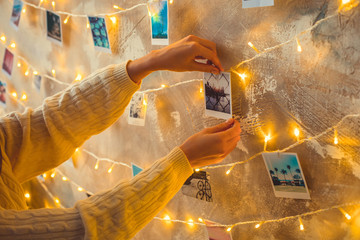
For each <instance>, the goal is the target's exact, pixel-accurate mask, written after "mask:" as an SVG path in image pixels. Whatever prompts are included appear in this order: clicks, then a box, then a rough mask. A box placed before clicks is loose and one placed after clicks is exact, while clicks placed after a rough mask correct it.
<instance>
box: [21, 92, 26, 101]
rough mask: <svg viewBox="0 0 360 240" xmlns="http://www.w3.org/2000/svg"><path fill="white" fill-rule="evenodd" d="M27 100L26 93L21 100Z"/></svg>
mask: <svg viewBox="0 0 360 240" xmlns="http://www.w3.org/2000/svg"><path fill="white" fill-rule="evenodd" d="M26 99H27V96H26V94H25V93H23V94H22V95H21V100H23V101H25V100H26Z"/></svg>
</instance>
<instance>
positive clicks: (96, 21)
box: [89, 17, 111, 53]
mask: <svg viewBox="0 0 360 240" xmlns="http://www.w3.org/2000/svg"><path fill="white" fill-rule="evenodd" d="M89 23H90V29H91V35H92V38H93V42H94V46H95V49H96V50H98V51H101V52H106V53H111V48H110V41H109V34H108V32H107V28H106V22H105V18H103V17H89Z"/></svg>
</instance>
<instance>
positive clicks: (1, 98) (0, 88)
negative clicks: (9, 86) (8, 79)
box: [0, 81, 6, 108]
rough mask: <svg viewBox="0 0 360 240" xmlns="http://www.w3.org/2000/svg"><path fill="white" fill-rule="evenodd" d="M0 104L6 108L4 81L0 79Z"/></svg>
mask: <svg viewBox="0 0 360 240" xmlns="http://www.w3.org/2000/svg"><path fill="white" fill-rule="evenodd" d="M0 106H2V107H3V108H6V83H4V82H2V81H0Z"/></svg>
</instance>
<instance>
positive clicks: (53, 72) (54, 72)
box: [51, 69, 56, 77]
mask: <svg viewBox="0 0 360 240" xmlns="http://www.w3.org/2000/svg"><path fill="white" fill-rule="evenodd" d="M51 73H52V75H53V76H54V77H55V76H56V71H55V69H53V70H51Z"/></svg>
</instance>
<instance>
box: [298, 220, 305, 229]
mask: <svg viewBox="0 0 360 240" xmlns="http://www.w3.org/2000/svg"><path fill="white" fill-rule="evenodd" d="M299 222H300V230H301V231H304V229H305V228H304V224H303V222H302V220H301V218H299Z"/></svg>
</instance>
